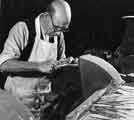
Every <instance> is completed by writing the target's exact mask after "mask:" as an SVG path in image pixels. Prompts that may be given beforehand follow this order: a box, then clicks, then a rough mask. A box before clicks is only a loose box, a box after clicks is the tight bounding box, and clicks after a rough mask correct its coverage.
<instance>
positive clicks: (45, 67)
mask: <svg viewBox="0 0 134 120" xmlns="http://www.w3.org/2000/svg"><path fill="white" fill-rule="evenodd" d="M56 64H57V61H56V60H48V61H45V62H41V63H39V64H38V69H39V71H40V72H42V73H52V72H53V71H54V68H55V66H56Z"/></svg>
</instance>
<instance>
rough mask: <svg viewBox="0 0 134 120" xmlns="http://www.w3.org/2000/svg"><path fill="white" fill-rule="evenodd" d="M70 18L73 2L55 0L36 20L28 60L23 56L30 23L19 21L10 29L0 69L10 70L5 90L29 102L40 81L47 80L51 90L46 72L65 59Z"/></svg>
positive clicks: (3, 70)
mask: <svg viewBox="0 0 134 120" xmlns="http://www.w3.org/2000/svg"><path fill="white" fill-rule="evenodd" d="M70 21H71V9H70V6H69V4H68V3H67V2H65V1H63V0H54V1H53V2H52V3H51V4H50V6H49V7H48V9H47V12H45V13H41V14H40V15H38V16H37V18H36V19H35V31H36V35H35V40H34V44H33V48H32V49H31V52H30V55H29V57H28V60H27V61H23V60H22V59H21V55H22V54H23V51H24V49H25V48H26V47H27V46H28V42H29V36H30V31H29V29H28V26H27V24H26V23H25V22H18V23H17V24H16V25H14V26H13V28H12V29H11V31H10V32H9V36H8V38H7V40H6V42H5V46H4V50H3V52H2V53H1V55H0V70H1V71H2V72H6V73H9V76H8V77H7V80H6V83H5V89H6V90H7V91H9V92H11V94H13V95H14V96H16V97H18V98H20V99H21V100H22V101H23V102H24V103H25V104H28V103H31V102H32V101H33V98H31V97H29V96H31V95H32V93H33V92H34V91H35V90H36V89H37V87H38V85H39V84H40V82H45V85H46V84H47V85H46V86H48V87H46V88H49V89H46V92H50V82H49V80H47V77H44V75H45V74H50V73H52V71H53V68H54V66H55V65H56V64H57V60H61V59H64V58H65V41H64V36H63V32H64V31H66V30H67V28H68V27H69V24H70ZM50 38H53V40H50ZM58 38H59V39H58ZM27 54H28V52H27ZM44 73H45V74H44ZM45 85H44V86H45ZM44 89H45V88H44Z"/></svg>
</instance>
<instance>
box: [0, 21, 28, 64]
mask: <svg viewBox="0 0 134 120" xmlns="http://www.w3.org/2000/svg"><path fill="white" fill-rule="evenodd" d="M27 41H28V29H27V26H26V24H25V23H24V22H18V23H17V24H15V25H14V26H13V27H12V29H11V30H10V32H9V35H8V38H7V39H6V41H5V44H4V49H3V51H2V53H1V54H0V65H1V64H2V63H3V62H5V61H7V60H8V59H17V58H19V57H20V55H21V52H22V51H23V49H24V47H25V46H26V45H27Z"/></svg>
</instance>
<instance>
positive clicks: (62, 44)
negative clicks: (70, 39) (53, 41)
mask: <svg viewBox="0 0 134 120" xmlns="http://www.w3.org/2000/svg"><path fill="white" fill-rule="evenodd" d="M65 49H66V48H65V40H64V35H63V33H61V35H60V40H59V43H58V60H59V59H62V58H66V55H65Z"/></svg>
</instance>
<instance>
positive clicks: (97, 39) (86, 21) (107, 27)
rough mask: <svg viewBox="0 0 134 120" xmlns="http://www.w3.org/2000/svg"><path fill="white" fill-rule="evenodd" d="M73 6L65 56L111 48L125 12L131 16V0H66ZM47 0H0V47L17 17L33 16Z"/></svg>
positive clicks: (121, 28) (119, 33)
mask: <svg viewBox="0 0 134 120" xmlns="http://www.w3.org/2000/svg"><path fill="white" fill-rule="evenodd" d="M67 1H68V2H69V4H70V5H71V7H72V23H71V25H70V32H68V33H65V40H66V49H67V51H66V53H67V55H72V56H79V55H82V54H83V52H84V51H85V50H87V49H91V48H101V49H108V50H109V49H110V50H112V51H114V50H115V49H116V47H117V46H118V45H119V44H120V43H121V41H122V36H123V32H124V29H125V24H124V21H123V20H122V19H121V17H122V16H124V15H134V2H133V0H67ZM49 2H50V0H0V18H1V19H0V26H1V27H0V38H1V39H0V41H1V43H0V50H2V46H3V43H4V41H5V38H6V36H7V34H8V32H9V30H10V28H11V27H12V26H13V25H14V24H15V23H16V22H17V21H19V20H20V19H24V18H30V17H31V16H36V15H37V14H38V13H39V12H40V11H41V10H44V8H45V7H46V6H47V4H48V3H49Z"/></svg>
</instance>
